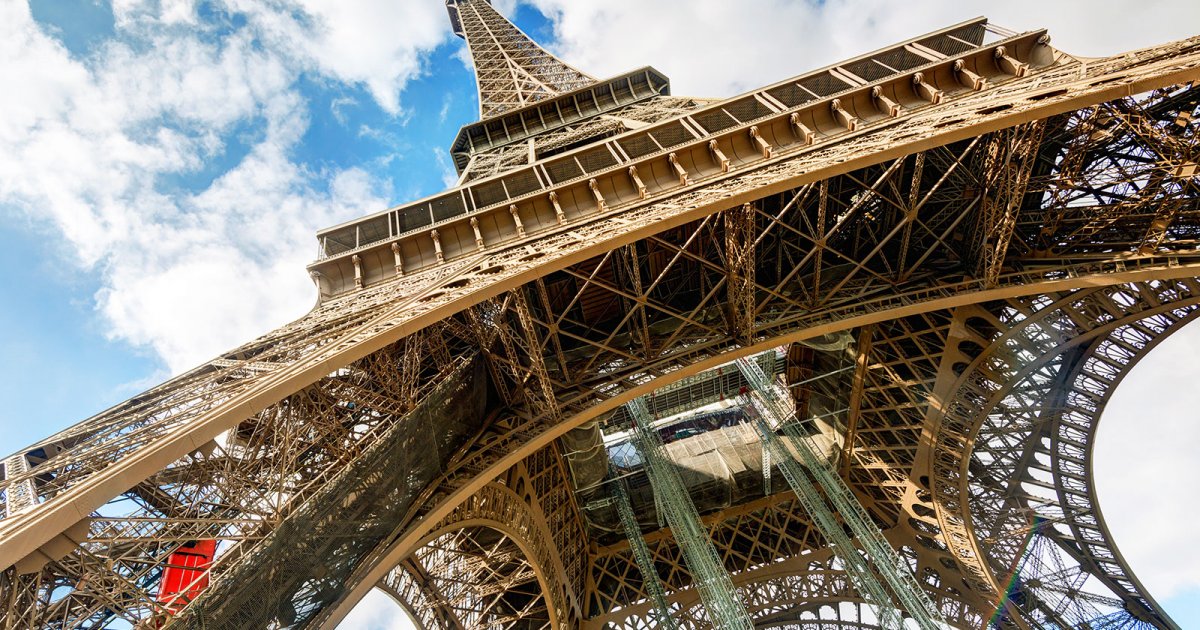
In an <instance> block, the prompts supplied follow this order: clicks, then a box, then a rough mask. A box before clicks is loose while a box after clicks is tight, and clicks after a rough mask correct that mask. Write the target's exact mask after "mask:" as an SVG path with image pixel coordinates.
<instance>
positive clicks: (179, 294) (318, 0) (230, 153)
mask: <svg viewBox="0 0 1200 630" xmlns="http://www.w3.org/2000/svg"><path fill="white" fill-rule="evenodd" d="M112 10H113V17H114V23H115V26H114V29H115V33H114V36H113V37H111V38H109V39H107V40H106V41H105V42H104V43H102V44H101V45H99V46H96V47H93V48H92V49H90V50H89V51H87V52H86V53H80V52H79V51H75V52H71V51H68V49H67V48H66V47H65V46H64V45H63V43H62V42H61V41H60V39H58V38H56V37H54V36H52V35H51V34H50V33H48V32H47V30H46V28H45V27H44V26H43V25H41V24H39V23H38V22H36V21H35V20H34V19H33V17H32V15H31V12H30V9H29V7H28V6H27V5H26V4H25V3H23V2H4V3H0V58H2V59H4V63H2V64H0V86H4V87H3V90H4V91H5V92H6V93H7V94H8V95H9V96H8V97H5V98H3V99H0V205H2V206H3V209H4V210H5V212H6V213H12V212H17V213H23V214H25V215H27V216H28V217H32V218H33V219H35V220H36V221H41V222H43V223H48V224H50V225H52V226H53V227H54V228H56V229H55V230H51V231H48V233H50V234H54V233H57V234H60V235H61V236H62V237H63V241H62V243H60V244H58V246H57V247H55V249H57V250H59V251H61V252H70V253H69V254H66V253H64V256H65V257H66V258H68V259H69V260H68V262H69V263H70V264H74V265H77V266H78V267H79V268H81V269H84V270H88V271H94V272H97V273H99V275H100V276H101V278H102V285H103V286H102V287H101V289H100V290H99V292H98V294H97V308H98V309H99V311H100V312H101V314H102V315H103V317H104V318H105V320H106V322H107V324H108V329H109V331H110V333H111V335H112V336H113V337H115V338H117V339H121V340H124V341H128V342H132V343H134V344H136V345H139V346H144V347H148V348H150V349H151V350H152V351H153V352H154V353H156V354H157V355H158V356H160V357H161V358H162V359H163V360H164V361H165V363H166V364H167V366H168V368H169V369H170V370H171V371H179V370H182V369H186V368H188V367H191V366H192V365H194V364H196V363H197V362H199V361H202V360H205V359H207V358H209V357H211V356H212V355H213V354H215V353H217V352H219V351H221V350H222V349H224V348H227V347H231V346H234V345H236V344H237V343H239V342H242V341H244V340H246V339H249V338H252V337H253V336H255V335H257V334H259V333H261V332H262V331H263V330H264V329H265V328H266V327H268V326H270V325H273V324H279V323H282V322H284V321H286V320H287V319H289V318H293V317H296V316H298V315H300V314H302V313H303V312H304V310H305V309H306V308H308V307H309V306H311V303H312V300H313V297H312V295H313V292H312V287H311V283H310V282H309V280H308V278H307V277H305V275H304V272H303V267H304V263H305V262H306V261H307V259H309V258H311V256H312V254H313V252H314V246H313V242H314V241H313V232H314V231H315V230H316V229H317V228H318V227H322V226H325V225H330V224H333V223H336V222H339V221H343V220H346V219H348V218H351V217H353V216H357V215H360V214H363V213H365V212H368V211H373V210H378V209H379V208H382V207H384V206H385V205H386V201H385V200H384V199H383V195H385V194H387V192H388V183H387V182H386V181H382V180H380V179H378V178H375V177H372V176H371V175H369V174H368V173H367V172H366V171H364V170H361V169H359V168H357V167H353V166H350V167H344V168H334V167H328V168H324V167H323V168H321V169H315V170H314V169H313V168H310V167H306V166H305V165H304V164H303V162H302V161H300V160H298V159H296V158H295V156H294V154H295V151H296V148H297V146H298V145H299V143H300V142H301V141H302V137H303V136H304V134H305V132H306V130H307V129H308V128H309V122H310V116H311V112H310V108H311V105H310V103H309V102H308V100H307V99H306V98H305V97H304V95H303V93H302V91H301V89H300V88H299V82H300V78H301V77H302V76H308V77H316V78H317V79H318V80H322V81H328V82H335V83H339V84H343V85H346V86H351V87H359V88H362V89H365V90H366V91H367V92H368V93H369V94H370V95H371V97H373V98H374V100H375V101H376V102H377V104H378V106H379V107H380V108H382V110H383V111H385V112H387V113H390V114H392V115H398V114H400V112H401V102H400V95H401V92H402V90H403V88H404V87H405V85H406V83H407V82H408V81H410V80H411V79H412V78H414V77H415V76H417V75H418V74H419V73H420V72H421V60H422V55H423V53H425V52H427V51H428V50H430V49H432V48H433V47H434V46H436V45H437V44H438V43H440V42H442V41H444V39H445V38H446V37H447V35H448V28H447V27H446V25H445V24H444V22H445V19H444V9H443V8H442V7H441V6H439V4H438V3H436V2H429V3H406V2H394V1H390V0H353V1H350V2H346V1H342V2H332V1H324V0H302V1H299V2H287V1H284V0H276V1H269V2H263V1H258V0H256V1H254V2H250V1H244V2H243V1H242V0H227V1H224V2H216V3H208V4H207V5H206V6H204V7H200V6H198V5H196V4H195V3H193V2H190V1H189V0H117V1H115V2H114V3H113V6H112ZM202 10H203V11H205V12H206V14H205V15H204V16H201V11H202Z"/></svg>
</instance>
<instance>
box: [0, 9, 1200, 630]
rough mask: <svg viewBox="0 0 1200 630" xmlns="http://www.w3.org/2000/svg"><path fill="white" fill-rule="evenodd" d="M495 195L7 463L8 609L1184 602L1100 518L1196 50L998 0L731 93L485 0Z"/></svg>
mask: <svg viewBox="0 0 1200 630" xmlns="http://www.w3.org/2000/svg"><path fill="white" fill-rule="evenodd" d="M447 9H448V11H449V15H450V19H451V21H452V23H453V25H454V30H455V32H456V33H458V34H459V35H460V36H462V37H463V38H464V39H465V40H466V42H467V45H468V47H469V48H470V51H471V55H472V59H473V60H474V63H475V67H476V72H477V81H478V88H479V98H480V111H481V117H482V120H480V121H478V122H476V123H473V124H471V125H467V126H466V127H464V128H463V129H462V130H461V131H460V132H459V134H458V135H457V137H456V138H455V140H454V143H453V145H452V150H451V153H452V155H453V156H454V161H455V164H456V166H457V168H458V170H459V173H460V174H461V179H460V182H459V184H458V185H456V186H454V187H453V188H451V189H449V190H446V191H443V192H441V193H438V194H436V195H433V196H432V197H429V198H426V199H419V200H415V201H411V202H407V203H404V204H401V205H398V206H395V207H393V208H389V209H386V210H384V211H381V212H378V213H376V214H372V215H369V216H366V217H361V218H359V219H356V220H353V221H350V222H347V223H345V224H342V225H338V226H333V227H330V228H327V229H324V230H321V231H320V233H319V234H318V239H319V243H320V257H319V259H318V260H316V261H314V262H313V263H312V264H311V265H309V271H310V272H311V273H312V276H313V278H314V280H315V282H316V284H317V286H318V291H319V296H320V301H319V303H318V305H317V306H316V307H315V308H314V309H313V310H312V312H310V313H309V314H307V315H305V316H304V317H302V318H301V319H299V320H297V321H295V322H293V323H291V324H288V325H286V326H283V327H281V328H279V329H277V330H275V331H272V332H271V333H269V334H267V335H264V336H263V337H261V338H259V339H256V340H254V341H251V342H249V343H247V344H245V345H243V346H241V347H239V348H236V349H233V350H231V351H229V352H227V353H224V354H223V355H221V356H220V357H217V358H215V359H213V360H211V361H209V362H207V363H205V364H204V365H201V366H199V367H197V368H195V369H194V370H192V371H190V372H188V373H186V374H183V375H181V376H178V377H176V378H173V379H171V380H170V381H167V382H166V383H163V384H161V385H159V386H157V387H154V388H152V389H150V390H149V391H146V392H144V393H142V394H139V395H138V396H136V397H134V398H132V399H130V400H128V401H126V402H124V403H122V404H120V405H117V406H116V407H113V408H112V409H109V410H107V411H105V412H103V413H101V414H98V415H97V416H95V417H93V418H90V419H88V420H85V421H83V422H81V423H79V424H77V425H75V426H73V427H71V428H69V429H67V430H65V431H62V432H60V433H58V434H56V435H53V436H50V437H48V438H46V439H44V440H42V441H39V442H38V443H36V444H33V445H30V446H27V447H25V448H21V449H18V450H16V451H15V452H14V453H12V454H11V455H9V456H7V457H5V458H4V459H3V460H2V462H3V468H2V473H3V474H2V475H0V628H4V629H9V628H21V629H25V628H102V627H113V628H129V627H137V628H165V627H171V628H215V627H220V628H332V627H334V626H335V625H336V624H337V622H338V621H339V620H340V619H342V618H343V617H344V616H345V614H346V613H347V612H348V611H349V610H350V609H351V608H353V606H354V605H355V604H356V603H357V602H358V601H359V600H360V599H361V598H362V597H363V595H364V594H365V593H366V592H368V591H370V590H371V589H373V588H378V589H380V590H383V591H385V592H387V593H388V594H390V595H391V596H393V597H394V598H395V599H396V601H397V602H399V603H400V604H401V605H403V606H404V607H405V608H406V609H407V610H408V611H409V612H410V613H411V614H412V616H413V617H414V618H415V619H417V620H418V622H419V623H420V625H421V626H422V627H423V628H427V629H443V628H444V629H453V630H466V629H476V628H479V629H483V628H488V629H491V628H512V629H522V630H525V629H530V628H571V629H575V628H587V629H596V630H600V629H602V628H603V629H608V628H621V629H625V628H629V629H633V628H647V627H662V628H721V629H727V628H740V629H747V630H748V629H750V628H767V627H772V628H774V627H780V628H815V627H818V626H819V627H823V628H826V627H838V628H857V629H867V630H871V629H876V630H878V629H886V630H895V629H896V628H901V627H903V628H910V629H911V628H920V629H922V630H938V629H941V628H945V627H953V628H963V629H967V628H970V629H976V628H984V627H990V628H1003V629H1009V628H1013V629H1018V630H1033V629H1040V628H1122V629H1142V628H1146V629H1148V628H1156V629H1159V630H1172V629H1176V630H1177V625H1176V624H1175V623H1174V622H1173V621H1172V620H1171V619H1170V618H1169V616H1167V615H1166V613H1165V612H1164V611H1163V610H1162V608H1161V607H1160V606H1159V605H1158V604H1157V603H1156V602H1155V601H1154V599H1153V598H1152V597H1151V596H1150V594H1149V593H1148V592H1147V591H1146V589H1145V588H1144V587H1143V586H1142V585H1141V584H1140V583H1139V582H1138V581H1137V579H1136V578H1135V577H1134V575H1133V573H1132V572H1131V571H1130V569H1129V567H1128V565H1127V564H1126V563H1125V561H1124V559H1123V558H1122V557H1121V555H1120V553H1119V551H1118V550H1117V547H1116V545H1115V543H1114V541H1113V540H1112V537H1111V536H1110V534H1109V532H1108V529H1107V526H1106V525H1105V523H1104V520H1103V517H1102V515H1101V513H1100V511H1099V508H1098V506H1097V505H1096V498H1095V497H1096V495H1095V490H1094V487H1093V480H1092V477H1091V473H1090V471H1091V456H1092V455H1091V444H1092V443H1093V441H1094V439H1095V435H1096V428H1097V426H1098V423H1099V420H1100V417H1101V412H1102V411H1103V409H1104V405H1105V403H1106V401H1107V400H1108V398H1109V396H1110V395H1111V393H1112V391H1113V389H1114V388H1115V386H1116V385H1117V384H1118V383H1119V382H1120V381H1121V379H1122V377H1123V376H1124V375H1125V374H1126V373H1127V372H1128V370H1129V369H1131V368H1132V366H1134V365H1135V364H1136V363H1137V361H1138V360H1139V359H1140V358H1141V357H1142V356H1144V355H1145V353H1146V352H1147V351H1148V350H1149V349H1150V348H1152V347H1154V345H1155V344H1157V343H1158V342H1159V341H1161V340H1162V339H1163V338H1164V337H1165V336H1166V335H1169V334H1170V333H1171V332H1173V331H1175V330H1177V329H1178V328H1179V327H1180V326H1181V325H1183V324H1185V323H1186V322H1188V321H1191V320H1192V319H1195V318H1197V317H1200V245H1198V243H1200V240H1198V239H1197V238H1196V235H1197V234H1200V185H1198V183H1197V173H1198V172H1200V166H1198V159H1200V157H1198V155H1197V149H1196V147H1197V146H1200V142H1198V139H1197V137H1198V133H1200V132H1198V130H1197V123H1196V122H1195V121H1196V120H1197V118H1198V117H1200V87H1198V85H1200V38H1192V39H1188V40H1183V41H1180V42H1174V43H1170V44H1164V45H1162V46H1158V47H1155V48H1150V49H1146V50H1141V51H1136V52H1132V53H1128V54H1123V55H1118V56H1114V57H1110V58H1102V59H1089V60H1087V62H1086V63H1084V62H1082V61H1080V60H1079V59H1076V58H1075V57H1072V56H1070V55H1068V54H1066V53H1064V52H1062V51H1059V50H1056V49H1054V48H1052V47H1051V46H1050V45H1049V38H1048V36H1047V34H1046V33H1045V31H1041V30H1035V31H1029V32H1012V31H1008V30H1006V29H1001V28H998V27H995V26H994V25H991V24H988V23H987V21H986V20H984V19H982V18H981V19H975V20H970V21H967V22H963V23H961V24H956V25H952V26H948V27H946V28H944V29H941V30H938V31H935V32H932V33H927V34H924V35H921V36H918V37H915V38H913V39H910V40H907V41H904V42H899V43H897V44H895V45H892V46H889V47H886V48H884V49H881V50H878V51H875V52H871V53H867V54H864V55H861V56H859V57H855V58H853V59H848V60H845V61H843V62H841V63H838V64H834V65H832V66H829V67H826V68H821V69H817V70H811V71H807V72H804V73H803V74H799V75H797V76H795V77H792V78H789V79H787V80H784V81H780V82H778V83H775V84H772V85H768V86H764V87H762V88H760V89H757V90H754V91H751V92H748V93H746V94H741V95H738V96H734V97H731V98H727V99H723V100H705V99H693V98H681V97H674V96H671V95H670V93H669V85H668V82H667V80H666V77H664V76H662V75H661V74H660V73H658V72H656V71H655V70H653V69H652V68H642V69H639V70H634V71H632V72H629V73H626V74H623V75H620V76H617V77H613V78H610V79H605V80H595V79H593V78H592V77H589V76H587V75H585V74H583V73H581V72H579V71H578V70H575V69H574V68H571V67H570V66H568V65H567V64H565V63H563V62H562V61H560V60H558V59H556V58H554V57H553V56H552V55H550V54H548V53H547V52H546V51H544V50H542V49H541V48H539V47H538V46H537V45H536V44H534V43H533V42H532V41H531V40H529V38H528V37H527V36H525V35H524V34H523V33H521V31H519V30H518V29H517V28H516V27H515V26H513V25H512V24H510V23H509V22H507V21H506V20H505V19H503V18H502V17H501V16H500V15H498V14H497V13H496V12H495V10H494V9H493V8H492V7H491V5H490V4H489V3H487V2H484V1H482V0H451V1H449V2H447Z"/></svg>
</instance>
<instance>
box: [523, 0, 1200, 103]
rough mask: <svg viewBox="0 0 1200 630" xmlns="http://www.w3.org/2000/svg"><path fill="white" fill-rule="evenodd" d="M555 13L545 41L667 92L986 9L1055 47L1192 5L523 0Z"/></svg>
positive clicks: (794, 63)
mask: <svg viewBox="0 0 1200 630" xmlns="http://www.w3.org/2000/svg"><path fill="white" fill-rule="evenodd" d="M529 1H530V2H531V3H532V4H533V5H535V6H536V7H537V8H538V9H540V10H541V11H543V12H544V13H546V14H547V15H548V16H550V17H551V19H552V20H553V21H554V24H555V35H556V37H557V42H556V43H555V45H554V49H555V51H556V52H558V53H560V54H561V56H562V57H563V58H565V59H567V60H569V61H570V62H571V63H572V64H574V65H576V66H577V67H579V68H580V69H582V70H584V71H586V72H589V73H591V74H593V75H597V76H609V75H613V74H617V73H620V72H625V71H627V70H630V69H632V68H637V67H641V66H644V65H647V64H649V65H653V66H654V67H656V68H658V69H659V70H661V71H663V72H664V73H666V74H667V76H669V77H671V81H672V89H673V91H674V92H675V93H677V94H690V95H696V96H709V95H715V96H726V95H731V94H735V93H739V92H743V91H747V90H750V89H753V88H756V87H759V86H761V85H764V84H766V83H769V82H773V81H778V80H781V79H785V78H787V77H789V76H793V75H796V74H798V73H800V72H802V71H804V70H808V69H812V68H817V67H821V66H824V65H828V64H830V63H834V62H837V61H839V60H841V59H845V58H847V57H850V56H854V55H858V54H862V53H864V52H868V51H871V50H874V49H876V48H879V47H882V46H885V45H888V44H891V43H893V42H896V41H900V40H904V39H908V38H910V37H913V36H914V35H918V34H920V33H924V32H928V31H931V30H935V29H938V28H942V27H944V26H947V25H949V24H952V23H955V22H958V21H962V20H967V19H971V18H974V17H976V16H979V15H986V16H988V17H989V18H990V19H991V20H992V21H993V22H994V23H996V24H1000V25H1002V26H1006V27H1008V28H1012V29H1016V30H1028V29H1034V28H1039V27H1048V28H1050V29H1051V34H1052V35H1053V37H1054V42H1055V44H1056V45H1058V46H1059V47H1061V48H1063V49H1064V50H1068V51H1069V52H1073V53H1076V54H1081V55H1102V54H1111V53H1114V52H1118V51H1120V50H1126V49H1130V48H1136V47H1141V46H1148V45H1152V44H1155V43H1159V42H1162V41H1165V40H1167V39H1171V38H1178V37H1183V36H1185V35H1187V34H1189V33H1188V30H1189V29H1192V30H1194V25H1195V24H1197V23H1200V4H1197V3H1189V2H1181V1H1177V0H1176V1H1171V0H1146V1H1145V2H1139V3H1138V6H1137V19H1121V17H1122V15H1123V14H1125V13H1127V12H1129V11H1130V7H1129V4H1128V3H1126V2H1122V1H1120V0H1099V1H1095V2H1080V1H1072V2H1046V1H1044V0H1012V1H1010V2H983V1H981V0H913V1H910V2H894V1H891V0H826V1H825V2H805V1H793V0H747V1H744V2H728V1H726V0H688V1H686V2H684V1H682V0H675V1H670V2H645V1H644V0H529Z"/></svg>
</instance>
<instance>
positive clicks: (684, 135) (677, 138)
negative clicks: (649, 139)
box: [650, 122, 693, 149]
mask: <svg viewBox="0 0 1200 630" xmlns="http://www.w3.org/2000/svg"><path fill="white" fill-rule="evenodd" d="M650 135H652V136H654V139H655V140H657V141H658V143H659V144H660V145H662V147H663V148H664V149H666V148H669V147H673V146H676V145H680V144H683V143H684V142H687V141H689V140H692V139H693V138H692V134H690V133H688V130H687V129H685V128H684V126H683V123H680V122H672V123H670V124H668V125H667V126H665V127H663V128H661V129H655V130H654V131H651V132H650Z"/></svg>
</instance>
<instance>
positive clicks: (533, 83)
mask: <svg viewBox="0 0 1200 630" xmlns="http://www.w3.org/2000/svg"><path fill="white" fill-rule="evenodd" d="M446 9H447V11H449V12H450V22H451V24H452V26H453V28H454V34H455V35H458V36H459V37H462V38H463V39H465V40H467V47H468V48H469V49H470V51H471V60H472V61H473V62H474V64H475V82H476V83H477V84H478V86H479V113H480V116H481V117H482V118H489V117H491V116H495V115H497V114H501V113H504V112H506V111H508V110H511V109H516V108H518V107H522V106H524V105H527V104H529V103H533V102H536V101H540V100H542V99H544V98H547V97H550V96H554V95H555V94H561V93H563V92H570V91H571V90H575V89H578V88H581V87H584V86H587V85H590V84H592V83H594V82H595V81H596V80H595V79H594V78H593V77H591V76H588V75H587V74H584V73H582V72H580V71H579V70H576V69H575V68H572V67H571V66H569V65H567V64H566V63H565V62H563V61H562V60H561V59H559V58H557V57H555V56H554V55H551V54H550V53H549V52H546V50H544V49H543V48H542V47H541V46H538V45H537V44H536V43H535V42H534V41H533V40H532V39H530V38H529V36H528V35H526V34H525V33H523V32H521V30H520V29H518V28H517V27H516V26H514V25H513V24H512V22H509V21H508V20H507V19H505V18H504V16H502V15H500V14H499V13H498V12H497V11H496V9H494V8H492V5H491V2H490V0H446Z"/></svg>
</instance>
